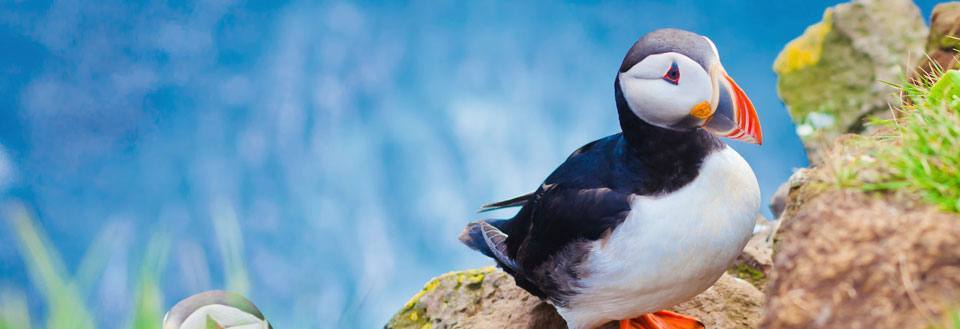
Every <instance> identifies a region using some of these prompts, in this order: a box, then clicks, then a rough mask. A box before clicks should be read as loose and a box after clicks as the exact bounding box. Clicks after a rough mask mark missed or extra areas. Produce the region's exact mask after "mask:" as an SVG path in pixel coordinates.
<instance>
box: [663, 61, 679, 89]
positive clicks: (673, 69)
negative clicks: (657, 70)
mask: <svg viewBox="0 0 960 329" xmlns="http://www.w3.org/2000/svg"><path fill="white" fill-rule="evenodd" d="M663 80H667V82H669V83H672V84H674V85H678V84H680V68H679V67H677V63H673V64H672V65H670V69H669V70H667V73H665V74H664V75H663Z"/></svg>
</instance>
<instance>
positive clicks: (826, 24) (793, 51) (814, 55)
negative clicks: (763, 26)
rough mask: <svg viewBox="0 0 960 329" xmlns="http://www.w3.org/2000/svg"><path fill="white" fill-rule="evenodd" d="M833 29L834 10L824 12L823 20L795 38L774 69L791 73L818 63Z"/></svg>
mask: <svg viewBox="0 0 960 329" xmlns="http://www.w3.org/2000/svg"><path fill="white" fill-rule="evenodd" d="M832 29H833V11H831V10H829V9H828V10H827V11H826V12H825V13H823V21H821V22H819V23H816V24H813V25H811V26H810V27H808V28H807V30H806V31H804V32H803V35H801V36H800V37H798V38H796V39H793V41H790V43H788V44H787V46H786V47H784V48H783V51H782V52H780V55H778V56H777V59H776V60H775V61H774V62H773V70H774V71H775V72H777V73H778V74H784V73H790V72H793V71H796V70H799V69H802V68H804V67H807V66H810V65H814V64H817V62H819V61H820V55H821V53H823V42H824V40H825V39H826V37H827V34H828V33H830V31H831V30H832Z"/></svg>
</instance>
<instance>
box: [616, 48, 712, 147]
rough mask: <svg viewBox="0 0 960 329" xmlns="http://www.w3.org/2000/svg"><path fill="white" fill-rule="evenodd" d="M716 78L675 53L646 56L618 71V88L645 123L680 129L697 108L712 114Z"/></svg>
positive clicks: (690, 60) (685, 57) (692, 61)
mask: <svg viewBox="0 0 960 329" xmlns="http://www.w3.org/2000/svg"><path fill="white" fill-rule="evenodd" d="M715 81H716V79H714V78H711V75H710V74H709V73H708V72H707V71H706V70H704V69H703V67H702V66H700V64H698V63H697V62H695V61H694V60H692V59H690V58H689V57H687V56H685V55H683V54H680V53H675V52H668V53H662V54H656V55H650V56H647V57H646V58H644V59H643V60H642V61H640V62H638V63H637V64H635V65H634V66H633V67H631V68H630V69H629V70H627V71H626V72H622V73H620V89H621V90H622V91H623V97H624V99H625V100H626V101H627V104H628V105H629V106H630V109H631V110H632V111H633V113H634V114H635V115H636V116H637V117H639V118H640V119H642V120H643V121H646V122H647V123H649V124H652V125H655V126H659V127H663V128H668V129H683V128H685V127H679V126H678V124H681V123H683V122H685V120H688V119H689V117H690V114H691V111H693V110H694V109H697V108H698V107H699V108H700V109H702V110H703V111H708V113H713V110H714V109H715V108H716V106H712V105H711V104H715V103H716V100H717V95H716V93H715V90H717V88H716V82H715Z"/></svg>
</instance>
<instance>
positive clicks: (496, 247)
mask: <svg viewBox="0 0 960 329" xmlns="http://www.w3.org/2000/svg"><path fill="white" fill-rule="evenodd" d="M479 224H480V232H481V233H482V234H483V241H484V242H486V243H487V247H488V248H490V252H491V253H492V254H493V257H494V258H496V259H497V260H498V261H500V263H502V264H503V265H504V266H506V267H508V268H510V269H511V270H516V269H517V263H516V262H515V261H514V260H513V259H512V258H510V256H507V235H506V234H504V233H503V232H502V231H500V229H498V228H496V227H494V226H493V225H490V224H488V223H487V222H480V223H479Z"/></svg>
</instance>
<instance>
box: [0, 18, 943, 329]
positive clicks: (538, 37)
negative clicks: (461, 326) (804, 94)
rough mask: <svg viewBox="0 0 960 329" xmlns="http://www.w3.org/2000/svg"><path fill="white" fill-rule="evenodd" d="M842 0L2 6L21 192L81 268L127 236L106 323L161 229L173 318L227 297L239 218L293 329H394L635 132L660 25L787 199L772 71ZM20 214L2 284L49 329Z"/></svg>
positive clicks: (745, 150)
mask: <svg viewBox="0 0 960 329" xmlns="http://www.w3.org/2000/svg"><path fill="white" fill-rule="evenodd" d="M834 3H836V1H800V0H792V1H703V2H700V1H655V2H623V1H614V2H597V1H583V2H575V3H565V4H563V3H556V2H545V1H503V2H492V1H423V2H376V1H357V2H320V3H315V2H305V1H304V2H299V1H295V2H266V1H252V2H239V1H204V2H199V3H194V2H183V1H147V2H142V1H109V0H108V1H76V0H64V1H52V2H51V1H3V2H0V8H2V9H0V72H2V74H0V199H2V200H3V202H6V203H10V202H19V203H23V204H24V205H26V207H27V209H29V210H30V212H31V214H33V215H34V216H35V217H36V218H37V221H38V223H39V225H40V226H41V227H42V229H43V231H44V232H46V234H48V235H49V236H50V238H51V241H52V243H53V245H54V246H55V247H56V249H57V250H59V252H60V254H61V256H62V257H63V258H64V259H65V262H66V267H67V268H68V269H70V270H75V268H76V267H77V266H78V264H77V263H78V261H79V259H80V258H81V256H82V255H83V254H84V252H85V251H86V250H87V249H88V247H89V246H90V244H91V241H92V240H93V239H94V237H95V236H96V235H97V234H98V233H100V232H104V231H105V230H111V231H109V232H114V233H111V234H115V236H116V238H115V239H113V243H114V244H113V245H111V246H112V247H111V249H110V250H111V254H110V257H109V260H108V262H107V265H106V269H105V270H104V272H103V274H102V275H101V276H99V278H98V282H97V284H96V288H95V289H94V290H93V291H92V292H91V293H90V294H89V296H86V299H87V301H88V304H89V305H90V308H91V309H92V310H93V312H94V313H95V314H96V316H97V317H98V324H99V326H100V327H102V328H121V327H125V326H127V325H128V324H129V319H128V317H129V314H130V311H131V309H132V304H131V302H130V301H131V300H132V298H133V293H134V291H133V289H134V287H135V283H136V269H137V266H138V265H139V260H138V259H139V257H140V255H142V253H143V248H144V244H145V241H147V240H149V239H150V237H151V236H152V235H154V234H156V232H165V233H167V234H169V236H171V237H172V242H173V245H172V249H171V252H170V260H169V262H168V263H167V266H166V270H165V271H164V272H163V276H162V278H163V281H162V287H163V292H164V295H165V297H166V301H165V303H166V305H167V306H169V305H171V304H172V303H174V302H175V301H176V300H177V299H180V298H183V297H185V296H187V295H189V294H191V293H194V292H198V291H201V290H206V289H213V288H222V287H223V286H224V284H225V283H224V279H223V277H224V273H222V272H223V271H222V264H221V260H220V256H219V251H218V249H217V248H218V246H217V242H216V239H215V238H214V234H213V233H212V232H213V230H214V224H213V222H212V221H211V218H212V217H215V216H218V214H222V213H227V214H234V215H235V217H236V218H237V221H238V222H239V224H240V228H241V231H240V232H241V234H240V236H241V237H242V239H243V242H244V244H243V257H244V260H245V264H246V267H247V270H248V272H249V278H250V293H249V295H250V297H251V298H252V299H253V300H254V301H255V302H256V303H257V304H258V305H259V306H260V307H261V308H262V309H263V310H264V312H265V313H266V314H267V315H268V316H269V317H270V318H271V321H272V322H273V323H274V324H275V327H276V328H307V327H310V328H375V327H379V326H381V325H382V324H383V323H384V322H385V321H386V320H387V319H388V318H389V316H390V315H391V314H392V313H393V312H394V311H396V310H397V309H398V308H400V307H401V306H402V305H403V303H404V302H405V301H406V299H407V298H409V297H410V296H412V295H413V294H414V293H415V292H416V291H418V290H419V289H420V288H421V286H422V284H423V283H424V282H426V280H428V279H429V278H430V277H433V276H435V275H438V274H440V273H443V272H446V271H450V270H456V269H464V268H471V267H478V266H484V265H489V264H491V262H490V261H489V260H488V259H486V258H484V257H482V256H480V255H479V254H476V253H473V252H471V251H469V250H468V249H467V248H465V247H463V246H461V245H460V244H459V242H458V241H457V239H456V237H457V234H458V233H459V232H460V230H461V228H462V227H463V225H464V224H465V223H466V222H467V221H469V220H471V219H476V218H478V215H476V214H475V213H474V211H475V210H476V209H477V207H478V206H479V205H481V204H482V203H484V202H488V201H495V200H498V199H501V198H505V197H511V196H514V195H517V194H522V193H525V192H528V191H531V190H532V189H534V188H535V187H536V186H538V184H539V183H540V182H541V180H542V179H543V178H544V177H545V176H546V175H547V174H549V173H550V171H551V170H552V169H553V168H555V167H556V166H557V165H558V164H559V163H560V162H562V161H563V159H564V158H565V157H566V156H567V155H568V154H569V153H570V152H571V151H572V150H574V149H575V148H577V147H579V146H580V145H583V144H585V143H587V142H589V141H591V140H594V139H597V138H600V137H603V136H606V135H609V134H612V133H615V132H617V131H618V129H619V127H618V125H617V117H616V111H615V107H614V102H613V88H612V86H613V78H614V74H615V72H616V69H617V68H618V66H619V64H620V61H621V59H622V57H623V55H624V53H625V51H626V50H627V49H628V48H629V46H630V45H631V44H632V43H633V42H634V41H635V40H636V38H637V37H639V36H640V35H642V34H643V33H644V32H646V31H650V30H652V29H655V28H660V27H679V28H684V29H689V30H693V31H696V32H699V33H702V34H705V35H708V36H709V37H711V38H712V39H713V40H714V41H715V42H716V44H717V46H718V47H719V49H720V53H721V57H722V60H723V63H724V64H725V67H726V68H727V70H728V71H729V73H730V74H731V76H732V77H734V79H736V80H737V82H738V83H739V84H740V86H741V87H743V89H744V90H746V92H747V93H748V94H749V96H750V97H751V98H752V99H753V101H754V103H755V104H756V108H757V110H758V112H759V113H760V119H761V122H762V125H763V128H764V141H765V144H764V145H763V146H762V147H757V146H752V145H745V144H739V143H732V145H733V147H734V148H736V149H737V150H738V151H739V152H741V154H743V155H744V157H745V158H746V159H747V160H748V161H749V163H750V164H751V165H752V166H753V168H754V170H755V172H756V174H757V177H758V178H759V180H760V185H761V190H762V192H763V195H764V203H766V202H767V201H768V200H769V197H770V195H771V194H772V193H773V192H774V190H775V189H776V187H777V186H778V185H779V184H781V183H782V182H783V181H785V180H786V179H787V177H788V176H789V175H790V174H791V172H792V170H793V169H794V168H798V167H803V166H805V165H806V164H807V163H806V158H805V155H804V152H803V149H802V146H801V144H800V142H799V140H798V138H797V137H796V135H795V133H794V127H793V125H792V124H791V123H790V120H789V118H788V116H787V113H786V112H785V110H784V108H783V106H782V104H781V102H780V101H779V99H778V98H777V95H776V90H775V83H776V77H775V75H774V74H773V72H772V71H771V66H772V63H773V60H774V58H775V57H776V55H777V53H778V52H779V50H780V49H781V48H782V47H783V45H784V44H786V43H787V42H788V41H789V40H791V39H792V38H794V37H796V36H798V35H800V34H801V33H802V32H803V30H804V28H805V27H806V26H808V25H810V24H812V23H814V22H817V21H819V20H820V18H821V15H822V13H823V9H824V8H825V7H826V6H828V5H832V4H834ZM932 6H933V3H932V2H929V1H924V2H923V3H922V4H921V8H922V9H923V12H924V15H925V16H926V15H929V12H930V9H931V8H932ZM825 83H828V82H825ZM765 213H766V214H768V215H769V211H766V210H765ZM496 215H500V216H507V215H509V212H501V213H498V214H496ZM8 224H9V223H8V222H6V221H0V286H5V287H14V288H16V289H20V290H22V291H25V292H26V294H27V297H28V299H29V302H30V306H31V310H32V311H33V313H34V316H35V318H36V319H37V321H38V323H40V319H42V317H41V316H40V315H42V314H43V312H44V310H45V309H44V308H45V305H43V303H42V298H41V295H40V291H38V290H37V289H36V288H35V287H34V286H33V285H32V284H31V283H30V281H29V279H28V276H27V273H26V268H25V266H24V263H23V260H22V259H21V255H20V251H19V249H18V247H17V245H16V243H15V241H16V240H15V239H14V233H13V230H12V228H11V226H10V225H8Z"/></svg>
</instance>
